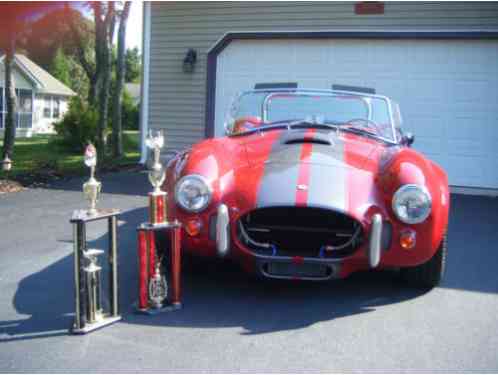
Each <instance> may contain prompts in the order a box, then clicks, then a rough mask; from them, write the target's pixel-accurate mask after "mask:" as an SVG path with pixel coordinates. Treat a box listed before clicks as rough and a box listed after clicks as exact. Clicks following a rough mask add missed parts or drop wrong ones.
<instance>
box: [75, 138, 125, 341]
mask: <svg viewBox="0 0 498 375" xmlns="http://www.w3.org/2000/svg"><path fill="white" fill-rule="evenodd" d="M84 162H85V165H86V166H87V167H89V168H90V179H89V180H88V181H87V182H85V183H84V184H83V194H84V196H85V198H86V199H87V200H88V201H89V202H90V207H89V208H88V209H83V210H76V211H74V212H73V216H72V218H71V220H70V222H71V223H72V224H73V243H74V285H75V288H74V289H75V310H76V313H75V318H74V322H73V325H72V327H71V328H70V332H71V333H78V334H82V333H87V332H91V331H94V330H96V329H98V328H101V327H104V326H106V325H109V324H112V323H114V322H117V321H118V320H120V319H121V316H120V315H119V304H118V258H117V215H118V214H119V213H120V211H119V210H116V209H97V208H96V205H97V201H98V199H99V196H100V192H101V189H102V184H101V183H100V182H99V181H97V180H96V179H95V167H96V165H97V150H96V149H95V147H94V146H93V145H92V144H89V145H88V146H87V147H86V149H85V155H84ZM103 219H107V221H108V223H107V228H108V257H107V259H108V262H109V267H108V270H104V269H103V267H102V266H101V265H100V264H99V257H101V256H103V255H104V254H105V253H106V251H105V250H101V249H89V248H88V244H87V238H86V232H87V231H86V224H87V223H88V222H91V221H99V220H103ZM104 271H107V272H105V273H106V274H107V275H108V277H109V282H108V283H107V284H108V286H109V289H108V291H107V293H106V294H104V293H103V292H102V275H103V273H104ZM104 299H105V301H104ZM106 307H108V308H107V311H106Z"/></svg>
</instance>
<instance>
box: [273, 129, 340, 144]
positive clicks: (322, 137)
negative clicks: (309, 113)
mask: <svg viewBox="0 0 498 375" xmlns="http://www.w3.org/2000/svg"><path fill="white" fill-rule="evenodd" d="M282 143H283V144H286V145H291V144H296V143H318V144H321V145H331V144H332V142H331V140H330V137H329V135H328V134H323V133H314V134H313V135H311V136H310V135H307V134H305V133H304V132H296V133H290V134H287V135H286V136H284V137H283V139H282Z"/></svg>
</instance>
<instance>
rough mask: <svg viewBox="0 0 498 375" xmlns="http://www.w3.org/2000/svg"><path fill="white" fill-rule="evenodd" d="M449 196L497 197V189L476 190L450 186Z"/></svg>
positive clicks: (475, 188) (474, 188)
mask: <svg viewBox="0 0 498 375" xmlns="http://www.w3.org/2000/svg"><path fill="white" fill-rule="evenodd" d="M450 193H451V194H464V195H481V196H486V197H498V189H492V188H478V187H465V186H453V185H451V186H450Z"/></svg>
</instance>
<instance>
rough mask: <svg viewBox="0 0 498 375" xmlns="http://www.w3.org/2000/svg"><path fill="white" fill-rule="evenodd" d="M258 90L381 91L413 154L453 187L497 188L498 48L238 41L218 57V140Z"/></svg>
mask: <svg viewBox="0 0 498 375" xmlns="http://www.w3.org/2000/svg"><path fill="white" fill-rule="evenodd" d="M257 82H298V84H299V87H304V88H318V89H321V88H324V89H328V88H330V87H331V85H332V84H333V83H339V84H346V85H354V86H366V87H375V88H376V89H377V92H378V93H380V94H384V95H387V96H390V97H391V98H393V99H394V100H396V101H397V102H399V104H400V106H401V112H402V116H403V121H404V124H403V128H404V129H405V130H407V131H412V132H413V133H414V134H415V136H416V140H415V144H414V147H415V148H416V149H417V150H420V151H421V152H422V153H424V154H425V155H427V156H428V157H430V158H433V159H434V161H436V162H437V163H438V164H440V165H441V166H442V167H443V168H444V169H445V170H446V171H447V172H448V175H449V181H450V184H452V185H457V186H476V187H491V188H498V162H497V160H498V42H497V41H496V40H379V39H376V40H369V39H354V40H352V39H328V40H324V39H320V40H318V39H317V40H308V39H296V40H244V41H232V42H231V43H230V45H229V46H228V47H227V48H226V49H225V50H224V51H223V52H222V53H221V54H220V55H219V56H218V64H217V82H216V108H215V123H216V124H215V134H216V135H221V134H222V132H221V131H220V130H219V129H222V124H223V118H224V113H225V111H226V109H227V107H228V105H229V103H230V100H231V98H232V97H233V95H234V94H235V93H236V92H238V91H240V90H247V89H251V88H253V87H254V83H257ZM483 169H486V172H483Z"/></svg>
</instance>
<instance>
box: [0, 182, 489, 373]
mask: <svg viewBox="0 0 498 375" xmlns="http://www.w3.org/2000/svg"><path fill="white" fill-rule="evenodd" d="M82 181H83V180H82V179H73V180H70V181H66V182H61V183H57V184H54V185H53V186H49V187H45V188H37V189H29V190H25V191H23V192H20V193H15V194H4V195H0V257H1V258H0V259H1V261H0V291H1V293H0V371H1V372H110V371H113V372H114V371H117V372H126V371H134V372H136V371H144V372H145V371H146V372H156V371H159V372H168V371H176V372H186V371H196V372H211V371H217V372H282V371H285V372H301V371H306V372H336V371H340V372H359V371H368V372H393V371H395V372H419V371H420V372H427V371H430V372H447V371H451V372H465V371H467V372H469V371H478V372H498V271H497V268H498V247H497V243H498V230H497V224H498V199H494V198H488V197H473V196H464V195H454V196H452V201H451V203H452V209H451V217H450V226H449V257H448V264H447V266H448V268H447V274H446V278H445V280H444V282H443V284H442V285H441V287H439V288H436V289H434V290H432V291H430V292H421V291H417V290H413V289H410V288H408V287H406V286H404V285H402V284H399V283H398V282H397V280H396V278H395V277H394V276H393V274H391V273H389V272H382V273H381V272H377V273H374V272H369V273H363V274H358V275H355V276H353V277H351V278H349V279H347V280H341V281H334V282H329V283H296V282H268V281H265V282H263V281H256V280H253V279H252V278H250V277H248V276H247V275H245V274H243V273H242V272H240V271H239V269H237V268H234V267H233V266H232V265H230V264H220V263H216V262H215V263H205V264H204V265H202V264H201V265H199V264H195V265H190V266H189V267H188V268H187V269H186V270H185V272H184V275H183V284H184V294H183V302H184V309H183V310H179V311H176V312H172V313H168V314H164V315H158V316H152V317H149V316H142V315H135V314H134V313H133V307H132V304H133V302H134V300H135V298H136V285H137V261H136V231H135V228H136V226H137V225H138V224H139V223H140V222H141V221H143V220H144V219H145V217H146V213H147V211H146V204H147V203H146V198H145V195H146V192H147V191H148V190H149V184H148V182H147V178H146V175H145V174H143V173H117V174H108V175H105V176H102V181H103V191H104V194H103V195H102V199H101V201H100V202H99V207H109V208H110V207H116V208H120V209H122V210H123V214H122V215H121V217H120V221H119V229H118V236H119V263H120V274H119V277H120V287H121V290H120V306H121V311H122V315H123V320H122V321H121V322H119V323H116V324H114V325H112V326H110V327H107V328H104V329H102V330H100V331H96V332H93V333H90V334H88V335H85V336H71V335H68V333H67V329H68V327H69V326H70V324H71V322H72V320H73V311H74V307H73V298H74V295H73V269H72V265H73V263H72V262H73V258H72V229H71V226H70V223H69V217H70V216H71V212H72V210H74V209H77V208H81V207H83V206H85V202H83V199H82V194H81V183H82ZM105 229H106V228H105V225H104V224H97V223H95V224H92V225H91V226H90V230H89V233H88V235H89V238H90V239H91V240H92V241H91V245H92V246H95V247H103V246H105V237H104V234H105Z"/></svg>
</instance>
